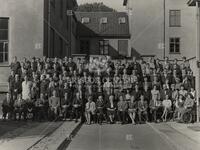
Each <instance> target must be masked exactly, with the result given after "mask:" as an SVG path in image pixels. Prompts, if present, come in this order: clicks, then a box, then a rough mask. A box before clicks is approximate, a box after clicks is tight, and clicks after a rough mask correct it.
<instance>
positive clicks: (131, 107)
mask: <svg viewBox="0 0 200 150" xmlns="http://www.w3.org/2000/svg"><path fill="white" fill-rule="evenodd" d="M136 111H137V102H136V100H135V97H134V96H131V101H130V102H129V103H128V114H129V117H130V118H131V121H132V124H135V116H136Z"/></svg>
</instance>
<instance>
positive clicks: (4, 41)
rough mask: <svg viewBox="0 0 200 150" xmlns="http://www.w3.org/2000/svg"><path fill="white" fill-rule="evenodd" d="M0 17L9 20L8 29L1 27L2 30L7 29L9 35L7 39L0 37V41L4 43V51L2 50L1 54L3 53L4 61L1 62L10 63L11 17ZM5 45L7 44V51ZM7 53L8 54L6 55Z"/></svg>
mask: <svg viewBox="0 0 200 150" xmlns="http://www.w3.org/2000/svg"><path fill="white" fill-rule="evenodd" d="M0 19H6V20H7V29H0V30H6V31H7V37H6V38H5V39H0V43H2V44H3V49H2V52H0V54H2V55H3V57H2V58H3V61H2V62H1V61H0V64H1V65H2V64H9V21H10V18H9V17H0ZM5 45H7V47H6V48H7V51H5V49H6V48H5ZM6 54H7V56H6Z"/></svg>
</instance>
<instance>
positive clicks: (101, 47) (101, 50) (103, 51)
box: [99, 40, 110, 55]
mask: <svg viewBox="0 0 200 150" xmlns="http://www.w3.org/2000/svg"><path fill="white" fill-rule="evenodd" d="M101 43H102V44H101ZM109 47H110V44H109V40H99V54H100V55H109ZM106 49H107V50H106ZM106 51H107V52H106Z"/></svg>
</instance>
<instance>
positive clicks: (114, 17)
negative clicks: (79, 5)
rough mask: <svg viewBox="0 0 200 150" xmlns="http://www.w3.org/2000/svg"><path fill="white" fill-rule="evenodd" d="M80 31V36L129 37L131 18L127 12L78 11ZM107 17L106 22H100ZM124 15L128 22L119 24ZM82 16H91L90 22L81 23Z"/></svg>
mask: <svg viewBox="0 0 200 150" xmlns="http://www.w3.org/2000/svg"><path fill="white" fill-rule="evenodd" d="M76 17H77V20H78V21H79V23H78V29H77V30H78V33H79V36H80V37H128V38H130V32H129V19H128V15H127V14H126V13H125V12H76ZM104 17H106V18H107V20H108V22H107V23H106V24H102V23H100V20H101V18H104ZM121 17H124V18H125V20H126V23H124V24H119V18H121ZM82 18H90V22H89V23H85V24H83V23H81V21H82Z"/></svg>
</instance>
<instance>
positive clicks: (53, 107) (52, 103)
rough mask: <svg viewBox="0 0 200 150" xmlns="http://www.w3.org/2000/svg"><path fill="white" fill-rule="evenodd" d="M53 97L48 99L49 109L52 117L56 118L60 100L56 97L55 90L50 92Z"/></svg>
mask: <svg viewBox="0 0 200 150" xmlns="http://www.w3.org/2000/svg"><path fill="white" fill-rule="evenodd" d="M52 94H53V96H52V97H50V98H49V108H50V111H51V113H52V112H53V113H54V114H53V117H58V115H59V107H60V98H59V97H57V93H56V90H54V91H53V92H52Z"/></svg>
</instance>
